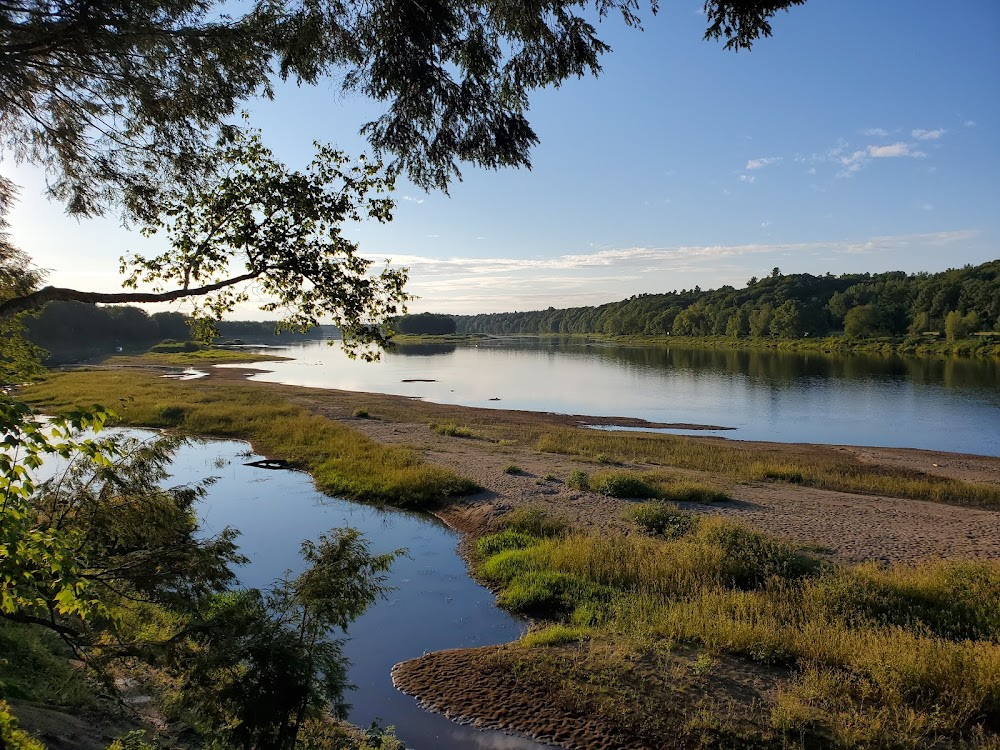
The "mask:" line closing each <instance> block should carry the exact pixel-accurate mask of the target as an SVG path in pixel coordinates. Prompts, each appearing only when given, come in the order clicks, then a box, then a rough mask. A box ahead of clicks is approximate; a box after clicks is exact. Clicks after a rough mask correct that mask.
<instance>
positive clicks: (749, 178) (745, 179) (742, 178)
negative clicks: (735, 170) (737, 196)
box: [740, 174, 757, 183]
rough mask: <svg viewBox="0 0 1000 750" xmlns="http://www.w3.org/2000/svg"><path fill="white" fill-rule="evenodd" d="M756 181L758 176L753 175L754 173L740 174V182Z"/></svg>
mask: <svg viewBox="0 0 1000 750" xmlns="http://www.w3.org/2000/svg"><path fill="white" fill-rule="evenodd" d="M756 181H757V178H756V177H755V176H754V175H752V174H741V175H740V182H746V183H754V182H756Z"/></svg>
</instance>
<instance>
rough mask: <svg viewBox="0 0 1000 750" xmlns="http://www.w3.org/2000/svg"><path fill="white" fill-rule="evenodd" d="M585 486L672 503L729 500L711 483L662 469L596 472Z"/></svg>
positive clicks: (609, 493) (621, 496)
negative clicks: (639, 471) (691, 479)
mask: <svg viewBox="0 0 1000 750" xmlns="http://www.w3.org/2000/svg"><path fill="white" fill-rule="evenodd" d="M586 487H587V488H588V489H590V490H592V491H594V492H599V493H600V494H602V495H607V496H608V497H616V498H632V499H643V500H649V499H657V500H666V501H670V502H675V503H680V502H690V503H714V502H724V501H726V500H731V499H732V498H730V497H729V495H728V494H727V493H725V492H723V491H722V490H719V489H718V488H716V487H714V486H713V485H710V484H707V483H705V482H693V481H690V480H686V479H683V478H680V477H677V476H675V475H672V474H667V473H663V472H650V471H647V472H642V473H637V472H632V471H605V472H597V473H594V474H592V475H591V476H589V477H588V478H587V481H586Z"/></svg>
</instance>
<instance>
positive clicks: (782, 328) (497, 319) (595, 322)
mask: <svg viewBox="0 0 1000 750" xmlns="http://www.w3.org/2000/svg"><path fill="white" fill-rule="evenodd" d="M454 318H455V323H456V327H457V330H458V332H459V333H463V334H470V333H487V334H551V333H564V334H569V333H589V334H608V335H651V336H663V335H675V336H720V335H721V336H729V337H731V338H752V337H756V338H763V337H768V338H787V339H796V338H803V337H820V336H827V335H830V334H834V333H840V332H843V334H844V335H845V336H847V337H850V338H874V337H883V336H892V337H903V336H908V335H922V334H929V333H933V334H938V335H944V336H947V338H948V339H961V338H965V337H967V336H970V335H972V334H974V333H976V332H979V331H1000V260H993V261H989V262H988V263H983V264H982V265H980V266H975V267H973V266H966V267H964V268H959V269H952V270H948V271H943V272H941V273H934V274H931V273H917V274H912V275H907V274H906V273H903V272H902V271H893V272H890V273H879V274H867V273H866V274H844V275H841V276H833V275H832V274H829V273H828V274H826V275H825V276H813V275H811V274H807V273H804V274H782V273H781V271H780V270H779V269H777V268H775V269H774V270H773V271H772V272H771V275H770V276H768V277H767V278H763V279H758V278H756V277H755V278H752V279H750V281H748V282H747V285H746V287H744V288H742V289H735V288H733V287H731V286H724V287H721V288H719V289H713V290H706V291H703V290H702V289H700V288H699V287H695V288H694V289H683V290H681V291H679V292H678V291H674V292H668V293H665V294H642V295H638V296H634V297H630V298H629V299H627V300H622V301H621V302H613V303H610V304H606V305H599V306H597V307H572V308H569V309H563V310H557V309H555V308H554V307H550V308H549V309H548V310H536V311H532V312H512V313H492V314H483V315H456V316H454Z"/></svg>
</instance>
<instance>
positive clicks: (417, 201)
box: [403, 195, 424, 204]
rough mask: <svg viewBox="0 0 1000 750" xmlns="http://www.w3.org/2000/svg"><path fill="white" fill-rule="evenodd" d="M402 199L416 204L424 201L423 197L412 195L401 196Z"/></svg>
mask: <svg viewBox="0 0 1000 750" xmlns="http://www.w3.org/2000/svg"><path fill="white" fill-rule="evenodd" d="M403 200H404V201H409V202H410V203H417V204H420V203H423V202H424V199H423V198H415V197H413V196H412V195H404V196H403Z"/></svg>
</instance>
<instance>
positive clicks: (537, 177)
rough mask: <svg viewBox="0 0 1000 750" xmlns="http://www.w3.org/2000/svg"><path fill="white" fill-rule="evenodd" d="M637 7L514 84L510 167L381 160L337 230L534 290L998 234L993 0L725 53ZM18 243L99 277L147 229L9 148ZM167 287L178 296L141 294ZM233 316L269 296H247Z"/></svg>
mask: <svg viewBox="0 0 1000 750" xmlns="http://www.w3.org/2000/svg"><path fill="white" fill-rule="evenodd" d="M661 5H662V7H661V10H660V13H659V14H658V15H656V16H651V15H650V14H649V12H648V11H647V12H646V13H645V23H644V26H645V28H644V30H643V31H638V30H634V29H628V28H626V27H625V26H624V25H623V24H622V23H621V22H620V21H618V20H617V19H611V20H608V21H606V22H605V23H603V24H602V26H601V34H602V38H604V39H605V41H607V42H608V43H609V44H611V46H612V48H613V51H612V52H611V53H609V54H608V55H606V56H605V58H604V59H603V67H604V70H603V72H602V74H601V75H600V76H599V77H598V78H585V79H580V80H577V79H574V80H571V81H569V82H567V83H566V84H564V85H563V86H562V87H560V88H558V89H546V90H543V91H538V92H535V93H534V95H533V96H532V97H531V109H530V111H529V112H528V119H529V121H530V122H531V124H532V126H533V127H534V128H535V131H536V133H537V134H538V136H539V138H540V144H539V145H538V146H537V147H536V148H535V149H534V151H533V153H532V169H531V170H527V169H521V170H504V171H489V170H483V169H478V168H474V167H471V166H467V167H466V168H464V169H463V175H464V179H463V181H461V182H456V183H455V184H454V185H453V186H452V188H451V190H450V194H449V195H445V194H443V193H441V192H430V193H427V192H424V191H422V190H420V189H419V188H416V187H414V186H413V185H412V184H409V183H408V182H407V181H405V180H400V181H398V182H397V189H396V193H395V199H396V201H397V208H396V210H395V212H394V219H393V221H392V222H391V223H390V224H387V225H379V224H375V223H370V224H361V225H355V226H351V227H348V228H347V231H346V233H347V234H348V235H349V236H351V237H352V238H354V239H356V240H357V241H358V242H359V244H360V246H361V248H362V252H363V254H365V255H366V256H368V257H371V258H373V259H375V260H377V261H378V263H377V264H376V265H377V266H378V267H380V266H381V261H382V260H383V259H391V261H392V262H393V264H394V265H401V266H405V267H407V268H408V269H409V275H410V281H409V284H408V291H409V292H410V293H411V294H413V295H416V297H417V299H416V300H415V301H414V302H413V303H412V304H411V305H410V309H411V311H413V312H421V311H435V312H445V313H480V312H502V311H511V310H533V309H540V308H545V307H549V306H554V307H569V306H580V305H594V304H601V303H605V302H611V301H615V300H620V299H624V298H627V297H630V296H632V295H636V294H643V293H657V292H665V291H671V290H674V289H689V288H693V287H694V286H696V285H697V286H700V287H701V288H703V289H708V288H715V287H718V286H721V285H724V284H730V285H733V286H737V287H740V286H743V285H745V283H746V281H747V280H748V279H749V278H750V277H751V276H763V275H767V274H769V273H770V271H771V269H772V268H774V267H779V268H780V269H781V271H782V272H783V273H804V272H808V273H814V274H822V273H826V272H831V273H833V274H841V273H854V272H865V271H871V272H879V271H888V270H903V271H908V272H915V271H940V270H944V269H946V268H953V267H957V266H962V265H965V264H978V263H982V262H984V261H987V260H992V259H996V258H998V257H1000V243H998V239H1000V95H998V94H1000V43H998V42H997V41H996V38H995V35H994V34H993V33H992V32H993V30H994V29H996V28H997V27H998V26H1000V3H997V2H996V0H962V1H961V2H952V3H941V2H940V1H939V0H907V2H902V0H895V1H889V0H884V1H883V2H872V0H808V2H807V3H806V4H805V5H804V6H801V7H798V8H793V9H792V10H791V11H790V12H788V13H782V14H780V15H779V16H778V17H777V18H776V19H775V20H774V22H773V24H772V25H773V29H774V36H773V37H771V38H769V39H764V40H761V41H758V42H757V43H756V44H755V45H754V48H753V50H752V51H749V52H746V51H742V52H739V53H733V52H731V51H726V50H724V49H723V48H722V45H721V44H719V43H715V42H705V41H702V39H701V37H702V34H703V32H704V28H705V17H704V16H703V15H702V13H701V3H699V2H697V0H665V2H663V3H662V4H661ZM247 109H248V111H249V114H250V120H251V124H252V125H254V126H256V127H259V128H260V129H261V130H262V131H263V135H264V139H265V142H266V143H267V144H268V145H269V146H270V147H271V148H273V149H274V151H275V152H276V154H277V155H278V156H279V157H280V158H282V159H283V160H285V161H286V162H287V163H288V164H289V166H291V167H303V166H305V164H306V163H307V162H308V161H309V159H310V158H311V155H312V146H311V144H312V142H313V141H314V140H319V141H323V142H329V143H332V144H334V145H335V146H337V147H339V148H341V149H343V150H345V151H347V152H348V153H352V154H358V153H361V152H363V151H365V150H366V144H365V142H364V140H363V139H362V138H361V137H360V136H358V134H357V133H358V130H359V128H360V127H361V126H362V125H363V124H364V123H365V122H367V121H368V120H370V119H373V118H374V117H376V116H378V114H379V113H380V112H381V111H382V105H380V104H378V103H374V102H370V101H367V100H364V99H361V98H358V97H345V96H344V95H343V94H341V93H340V92H339V90H338V89H337V87H336V84H335V82H332V81H328V82H324V83H323V84H321V85H320V86H317V87H306V88H298V87H296V86H294V85H291V84H287V85H280V86H279V87H278V90H277V95H276V98H275V100H274V101H273V102H267V101H257V102H251V103H250V104H249V105H248V107H247ZM0 168H2V169H3V170H4V172H5V174H7V175H8V176H10V177H12V178H13V179H14V180H15V182H17V183H18V184H19V185H20V186H21V202H20V204H19V205H18V206H17V207H16V208H15V210H14V212H13V214H12V217H11V219H12V221H11V224H12V228H13V232H14V236H15V238H16V240H17V241H18V242H19V244H20V246H21V247H22V248H23V249H25V250H26V251H27V252H28V253H29V255H31V256H32V258H33V261H34V262H35V264H36V265H37V266H39V267H41V268H45V269H48V271H49V277H48V281H49V283H52V284H56V285H59V286H74V287H76V288H82V289H86V290H88V291H113V290H115V289H117V288H118V287H120V283H121V278H120V276H119V275H118V258H119V257H120V256H121V255H123V254H125V253H126V252H140V253H155V252H159V251H162V249H163V248H162V246H159V245H156V244H155V242H152V243H151V241H150V240H147V239H145V238H143V237H141V236H140V235H139V234H138V232H136V231H129V230H126V229H124V228H122V227H121V226H120V225H119V223H118V222H117V221H116V220H115V219H113V218H109V219H99V220H88V221H77V220H76V219H72V218H69V217H66V216H65V215H64V213H63V210H62V207H61V206H60V205H58V204H55V203H50V202H47V201H46V200H45V199H44V198H43V196H42V193H43V189H44V178H43V175H41V174H40V173H39V172H38V171H37V170H36V169H34V168H33V167H30V166H28V165H12V164H10V163H9V161H8V162H4V163H3V164H2V165H0ZM150 309H151V310H155V309H183V308H182V307H177V306H174V307H170V308H162V307H161V308H150ZM237 317H242V318H262V317H267V316H266V315H265V314H263V313H260V312H259V311H257V310H256V309H255V308H253V307H245V308H241V309H240V310H239V311H238V315H237Z"/></svg>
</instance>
